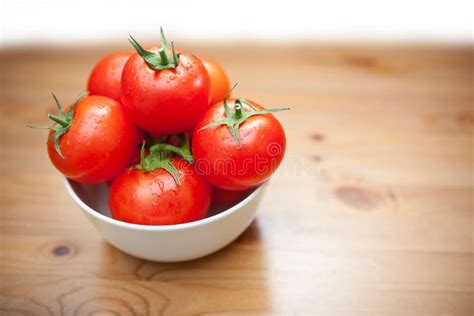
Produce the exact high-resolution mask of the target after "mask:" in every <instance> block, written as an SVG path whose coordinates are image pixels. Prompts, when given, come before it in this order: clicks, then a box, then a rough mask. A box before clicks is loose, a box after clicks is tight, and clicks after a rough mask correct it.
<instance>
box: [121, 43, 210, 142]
mask: <svg viewBox="0 0 474 316" xmlns="http://www.w3.org/2000/svg"><path fill="white" fill-rule="evenodd" d="M148 50H149V51H152V52H157V51H158V48H157V47H154V48H153V47H152V48H150V49H148ZM209 93H210V80H209V75H208V73H207V71H206V69H205V68H204V65H203V64H202V62H201V61H200V60H199V59H198V58H197V57H195V56H193V55H189V54H182V55H181V57H180V58H179V64H178V66H177V67H176V68H174V69H164V70H160V71H154V70H151V69H150V68H149V67H148V66H147V65H146V63H145V62H144V60H143V59H142V57H140V56H139V55H138V54H134V55H133V56H132V57H130V59H129V60H128V61H127V63H126V64H125V67H124V70H123V73H122V103H123V105H124V106H125V108H126V110H127V111H128V113H129V114H130V116H131V117H132V119H133V120H134V122H135V123H136V125H137V126H138V127H140V128H141V129H144V130H146V131H148V132H150V133H151V134H152V135H153V136H160V135H168V134H178V133H181V132H185V131H189V130H191V129H193V127H194V126H195V124H196V122H197V121H198V119H199V118H200V117H201V116H202V115H203V114H204V112H205V111H206V109H207V108H208V107H209Z"/></svg>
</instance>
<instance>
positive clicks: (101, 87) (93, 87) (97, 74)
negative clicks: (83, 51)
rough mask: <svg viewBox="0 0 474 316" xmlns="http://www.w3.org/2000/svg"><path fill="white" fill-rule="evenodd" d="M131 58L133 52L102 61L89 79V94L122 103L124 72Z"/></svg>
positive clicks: (111, 56)
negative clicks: (121, 93) (121, 92)
mask: <svg viewBox="0 0 474 316" xmlns="http://www.w3.org/2000/svg"><path fill="white" fill-rule="evenodd" d="M130 56H132V52H116V53H113V54H110V55H108V56H106V57H104V58H103V59H101V60H100V61H99V62H98V63H97V64H96V65H95V67H94V69H93V70H92V73H91V75H90V77H89V82H88V84H87V89H88V90H89V93H90V94H91V95H103V96H106V97H109V98H112V99H114V100H117V101H120V91H121V88H120V86H121V83H122V70H123V66H125V63H126V62H127V60H128V59H129V58H130Z"/></svg>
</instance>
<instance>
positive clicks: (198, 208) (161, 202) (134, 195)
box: [109, 157, 211, 225]
mask: <svg viewBox="0 0 474 316" xmlns="http://www.w3.org/2000/svg"><path fill="white" fill-rule="evenodd" d="M170 162H171V163H172V164H173V165H174V167H175V168H176V169H177V171H178V173H179V177H180V183H179V184H178V183H176V181H175V179H174V178H173V176H172V175H171V174H170V173H169V172H168V171H167V170H165V169H162V168H158V169H155V170H152V171H149V172H146V171H142V170H138V169H136V168H133V169H130V170H128V171H126V172H124V173H122V174H121V175H119V176H118V177H117V178H115V179H114V181H113V183H112V186H111V188H110V195H109V206H110V212H111V214H112V217H113V218H115V219H117V220H120V221H124V222H128V223H134V224H142V225H173V224H181V223H187V222H192V221H196V220H199V219H202V218H204V217H205V216H206V214H207V211H208V209H209V204H210V202H211V188H210V186H209V184H208V183H207V182H206V180H205V179H204V178H203V177H202V176H200V175H199V174H198V173H197V172H196V170H195V168H194V165H192V164H189V163H187V162H186V161H185V160H184V159H182V158H180V157H179V158H178V157H175V158H171V159H170Z"/></svg>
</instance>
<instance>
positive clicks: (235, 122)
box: [199, 86, 290, 147]
mask: <svg viewBox="0 0 474 316" xmlns="http://www.w3.org/2000/svg"><path fill="white" fill-rule="evenodd" d="M234 87H235V86H234ZM223 104H224V111H225V116H226V118H225V119H222V120H220V121H217V122H213V123H210V124H207V125H206V126H203V127H201V128H200V129H199V131H201V130H204V129H208V128H211V127H215V126H219V125H226V126H227V128H228V129H229V132H230V134H231V135H232V137H233V138H234V140H235V142H236V143H237V144H238V145H239V147H240V146H241V142H240V132H239V126H240V124H242V123H243V122H245V121H246V120H247V119H248V118H249V117H252V116H254V115H259V114H269V113H275V112H281V111H287V110H289V109H290V108H280V109H264V110H257V109H256V108H255V107H254V106H253V105H252V104H251V103H250V102H248V101H247V100H245V99H244V98H238V99H237V100H235V101H234V108H233V109H231V108H230V107H229V105H228V104H227V96H226V97H225V98H224V101H223ZM244 104H245V105H247V106H248V107H249V108H250V110H248V111H246V110H245V109H244V107H243V105H244Z"/></svg>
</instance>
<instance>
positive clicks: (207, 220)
mask: <svg viewBox="0 0 474 316" xmlns="http://www.w3.org/2000/svg"><path fill="white" fill-rule="evenodd" d="M69 181H70V180H69V179H68V178H66V177H64V186H65V187H66V191H67V192H68V193H69V195H70V196H71V197H72V199H73V200H74V202H76V203H77V204H78V205H79V207H80V208H81V209H82V210H83V211H85V212H87V213H88V214H90V215H91V216H93V217H95V218H97V219H98V220H101V221H103V222H106V223H108V224H110V225H114V226H119V227H122V228H127V229H132V230H141V231H177V230H184V229H191V228H196V227H199V226H203V225H206V224H209V223H211V222H215V221H218V220H220V219H221V218H224V217H227V216H229V215H231V214H233V213H235V212H237V211H238V210H239V209H241V208H242V207H244V206H245V205H247V204H248V203H249V202H250V201H252V200H253V199H254V198H255V197H256V196H257V195H259V194H260V192H261V191H262V190H263V189H264V188H265V187H266V186H267V184H268V181H265V182H264V183H262V184H260V185H259V186H258V187H257V188H256V189H255V190H254V191H253V192H252V193H250V194H249V195H248V196H247V197H245V198H244V199H243V200H242V201H240V202H239V203H237V204H235V205H234V206H232V207H230V208H228V209H226V210H224V211H222V212H220V213H219V214H216V215H212V216H211V217H206V218H203V219H200V220H197V221H194V222H189V223H183V224H174V225H141V224H132V223H127V222H122V221H119V220H117V219H113V218H112V217H108V216H106V215H104V214H102V213H100V212H99V211H96V210H94V209H93V208H91V207H90V206H89V205H87V204H86V203H84V201H82V200H81V198H79V196H78V195H77V194H76V192H75V191H74V189H73V188H72V186H71V183H70V182H69Z"/></svg>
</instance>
